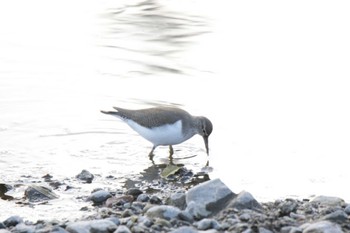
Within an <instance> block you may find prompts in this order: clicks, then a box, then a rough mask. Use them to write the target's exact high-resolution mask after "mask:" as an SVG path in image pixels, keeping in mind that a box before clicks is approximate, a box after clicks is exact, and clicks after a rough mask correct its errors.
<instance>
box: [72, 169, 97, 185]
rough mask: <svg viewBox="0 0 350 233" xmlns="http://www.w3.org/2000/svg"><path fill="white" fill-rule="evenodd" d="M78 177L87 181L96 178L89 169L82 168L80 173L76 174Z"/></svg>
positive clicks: (89, 181)
mask: <svg viewBox="0 0 350 233" xmlns="http://www.w3.org/2000/svg"><path fill="white" fill-rule="evenodd" d="M75 177H76V178H77V179H79V180H81V181H84V182H85V183H88V184H89V183H91V182H92V180H93V179H94V175H93V174H91V173H90V172H89V171H87V170H82V171H81V172H80V173H79V174H78V175H76V176H75Z"/></svg>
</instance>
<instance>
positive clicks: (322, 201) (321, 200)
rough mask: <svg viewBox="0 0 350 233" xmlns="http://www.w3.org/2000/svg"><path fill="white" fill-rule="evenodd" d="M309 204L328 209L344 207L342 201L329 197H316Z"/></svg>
mask: <svg viewBox="0 0 350 233" xmlns="http://www.w3.org/2000/svg"><path fill="white" fill-rule="evenodd" d="M311 203H316V204H319V205H322V206H329V207H337V206H345V201H344V200H343V199H341V198H339V197H330V196H317V197H315V198H314V199H313V200H312V201H311Z"/></svg>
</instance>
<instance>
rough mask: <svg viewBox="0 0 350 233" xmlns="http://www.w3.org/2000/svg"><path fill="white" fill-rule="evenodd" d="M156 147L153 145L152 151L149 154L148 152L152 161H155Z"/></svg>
mask: <svg viewBox="0 0 350 233" xmlns="http://www.w3.org/2000/svg"><path fill="white" fill-rule="evenodd" d="M154 149H156V147H155V146H153V147H152V150H151V152H149V154H148V157H149V159H150V160H152V161H153V157H154V154H153V151H154Z"/></svg>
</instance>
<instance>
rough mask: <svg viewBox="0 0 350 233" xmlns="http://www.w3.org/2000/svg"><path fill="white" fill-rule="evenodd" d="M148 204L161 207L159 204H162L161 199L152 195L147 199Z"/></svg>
mask: <svg viewBox="0 0 350 233" xmlns="http://www.w3.org/2000/svg"><path fill="white" fill-rule="evenodd" d="M149 202H150V203H151V204H156V205H161V204H163V202H162V199H160V198H159V197H157V196H155V195H153V196H152V197H151V198H150V199H149Z"/></svg>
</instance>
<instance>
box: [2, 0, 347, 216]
mask: <svg viewBox="0 0 350 233" xmlns="http://www.w3.org/2000/svg"><path fill="white" fill-rule="evenodd" d="M19 4H20V5H21V7H18V6H19ZM298 4H302V3H299V2H297V3H296V5H290V6H284V5H278V4H277V5H271V3H266V4H262V3H256V5H249V6H248V5H244V4H239V3H236V4H235V5H232V6H222V5H219V4H217V3H216V2H215V1H209V0H208V1H201V2H199V1H194V0H193V1H181V0H180V1H176V2H175V1H161V2H159V1H153V0H148V1H136V0H135V1H118V2H110V1H99V2H94V1H90V2H85V1H74V2H68V1H67V2H66V1H54V2H46V1H33V2H27V1H12V2H6V3H5V2H1V3H0V28H1V31H0V51H1V52H0V143H1V144H0V171H1V177H0V183H8V184H15V183H19V182H20V183H23V184H26V182H32V181H33V180H37V181H42V178H41V177H42V176H44V175H46V174H51V175H52V176H53V177H54V179H58V180H62V179H65V178H67V177H69V178H72V177H74V176H75V175H76V174H77V173H79V172H80V171H81V170H82V169H87V170H89V171H91V172H92V173H94V174H98V175H97V178H96V181H95V182H94V183H93V184H91V185H79V184H77V183H76V184H74V185H76V186H79V191H72V192H63V191H62V192H60V193H59V195H60V199H59V200H55V201H53V202H50V205H38V206H35V207H34V208H30V207H20V206H18V205H16V204H15V203H12V202H6V201H3V200H0V207H1V209H5V208H6V209H7V210H8V211H5V212H4V211H1V215H0V216H1V218H0V220H1V219H2V218H5V217H8V216H10V215H13V214H20V215H22V216H24V217H27V218H32V219H33V218H34V219H35V218H46V217H47V211H49V212H50V218H66V217H67V212H69V215H70V216H79V215H80V214H81V212H80V211H79V209H80V207H82V206H84V205H86V204H85V203H84V202H79V201H76V199H75V198H76V197H77V196H79V195H87V193H89V192H90V191H91V190H92V189H93V188H94V187H109V188H113V187H122V186H123V182H125V181H126V180H127V179H133V178H140V177H141V178H145V179H146V177H147V176H149V177H152V175H154V174H147V172H145V171H151V170H152V169H150V168H152V166H153V165H152V163H151V162H150V161H149V159H148V157H147V154H148V152H149V150H150V148H151V145H150V143H149V142H147V141H145V140H144V139H143V138H141V137H139V136H138V135H137V134H136V133H134V132H133V131H132V130H131V129H129V128H128V127H127V126H126V125H124V124H123V123H122V122H120V121H118V120H117V119H114V118H111V117H109V116H106V115H103V114H101V113H100V112H99V111H100V109H105V110H108V109H111V107H112V106H120V107H125V108H135V109H136V108H144V107H149V106H157V105H172V106H178V107H181V108H184V109H186V110H188V111H189V112H191V113H193V114H195V115H204V116H207V117H208V118H209V119H211V121H212V122H213V124H214V131H213V134H212V135H211V137H210V138H209V145H210V150H211V153H210V157H207V156H206V154H205V150H204V143H203V141H202V139H201V138H200V137H199V136H197V137H194V138H192V139H191V140H189V141H187V142H185V143H183V144H181V145H177V146H175V147H174V148H175V150H176V152H175V153H176V156H175V157H176V162H178V163H182V164H185V166H186V167H187V168H189V169H193V170H194V171H200V170H201V169H202V168H203V167H204V166H205V164H206V163H207V161H208V160H209V164H210V166H211V168H212V169H213V171H212V172H211V173H210V177H211V178H216V177H220V178H221V179H222V180H223V181H224V182H225V183H226V184H227V185H229V186H230V187H231V189H232V190H233V191H234V192H240V191H242V190H247V191H250V192H251V193H252V194H253V195H254V196H256V198H257V199H259V200H262V201H264V200H272V199H275V198H283V197H287V196H293V197H298V198H305V197H306V198H307V197H310V196H311V195H320V194H324V195H335V196H340V197H342V198H344V199H345V200H350V192H349V190H348V189H347V188H346V186H347V183H346V182H347V181H348V180H349V178H350V177H349V174H348V172H347V171H348V165H347V164H346V162H345V161H347V160H346V158H347V157H349V154H350V147H349V142H350V133H349V132H350V123H349V120H348V119H350V114H349V109H348V106H349V102H350V101H349V100H350V94H349V91H348V90H349V88H350V86H349V83H348V82H347V81H346V80H347V79H348V77H349V70H348V68H347V67H346V65H348V64H349V56H348V54H350V48H349V44H348V41H350V38H349V37H350V36H349V33H348V32H346V31H345V30H342V28H344V27H345V26H346V22H350V20H348V21H347V19H348V18H349V16H348V14H346V12H347V11H346V10H345V9H346V8H345V9H344V7H343V8H342V7H337V6H328V5H325V4H322V3H321V4H319V5H317V7H316V8H315V5H313V3H308V4H309V5H303V7H298ZM274 7H275V8H274ZM276 7H277V8H276ZM273 9H278V10H273ZM311 9H312V11H311ZM315 9H316V10H315ZM310 12H312V13H310ZM322 12H323V13H322ZM324 12H328V14H324ZM296 13H297V15H298V17H297V18H296V17H295V14H296ZM310 14H311V16H312V17H311V16H310ZM329 15H331V16H334V17H330V16H329ZM167 153H168V152H167V148H166V147H164V148H161V147H160V148H157V151H156V157H155V162H156V164H163V163H167V162H168V161H167ZM187 157H191V158H187ZM185 158H186V159H185ZM107 176H113V177H114V179H112V180H108V179H105V177H107ZM13 195H16V194H13Z"/></svg>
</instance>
